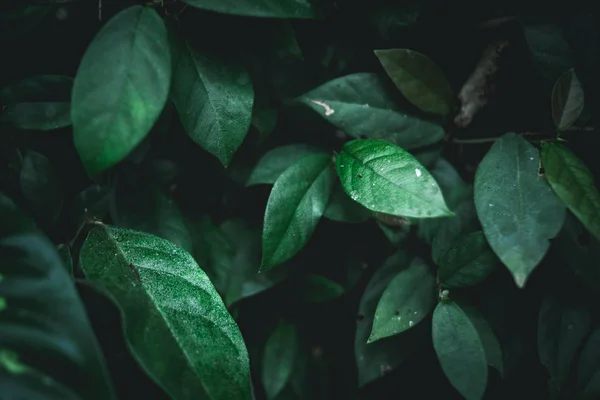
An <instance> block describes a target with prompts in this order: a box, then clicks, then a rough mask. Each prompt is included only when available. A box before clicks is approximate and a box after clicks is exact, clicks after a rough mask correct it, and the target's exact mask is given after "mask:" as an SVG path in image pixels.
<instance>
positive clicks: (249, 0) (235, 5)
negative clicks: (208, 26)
mask: <svg viewBox="0 0 600 400" xmlns="http://www.w3.org/2000/svg"><path fill="white" fill-rule="evenodd" d="M183 1H184V2H185V3H187V4H189V5H190V6H193V7H198V8H201V9H203V10H209V11H215V12H218V13H223V14H234V15H242V16H245V17H262V18H310V19H318V18H320V17H321V15H322V12H321V10H320V9H319V8H317V6H315V5H314V4H313V2H312V1H311V0H183Z"/></svg>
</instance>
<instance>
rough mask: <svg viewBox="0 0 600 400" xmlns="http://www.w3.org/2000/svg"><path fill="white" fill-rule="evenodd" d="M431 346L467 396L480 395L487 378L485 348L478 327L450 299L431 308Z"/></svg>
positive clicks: (471, 399)
mask: <svg viewBox="0 0 600 400" xmlns="http://www.w3.org/2000/svg"><path fill="white" fill-rule="evenodd" d="M432 337H433V348H434V349H435V352H436V354H437V357H438V360H439V361H440V365H441V367H442V370H443V371H444V374H445V375H446V377H448V380H449V381H450V383H451V384H452V386H454V388H456V390H458V392H459V393H460V394H461V395H462V396H464V397H465V398H466V399H467V400H479V399H483V395H484V393H485V389H486V387H487V380H488V366H487V365H488V364H487V356H486V352H485V348H484V346H483V342H482V340H481V338H480V336H479V333H478V331H477V328H476V327H475V325H474V324H473V322H472V321H471V320H470V318H469V317H468V315H467V314H466V313H465V312H464V311H463V310H462V309H461V308H460V306H459V305H458V304H456V303H454V302H452V301H444V302H441V303H439V304H438V305H437V307H436V308H435V310H434V312H433V327H432Z"/></svg>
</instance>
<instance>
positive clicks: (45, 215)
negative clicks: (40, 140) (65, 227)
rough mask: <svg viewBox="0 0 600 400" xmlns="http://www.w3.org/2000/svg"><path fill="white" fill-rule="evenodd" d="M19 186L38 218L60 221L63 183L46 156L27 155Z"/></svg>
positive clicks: (30, 152)
mask: <svg viewBox="0 0 600 400" xmlns="http://www.w3.org/2000/svg"><path fill="white" fill-rule="evenodd" d="M19 184H20V186H21V193H22V194H23V197H24V198H25V200H26V201H27V206H28V207H29V209H30V211H31V213H32V214H33V215H34V216H35V217H36V218H39V219H44V220H49V221H52V222H55V221H56V220H57V219H58V217H59V215H60V211H61V210H62V206H63V192H62V188H61V182H60V178H59V176H58V173H57V172H56V170H55V169H54V166H53V165H52V163H51V162H50V160H48V158H47V157H46V156H45V155H43V154H40V153H37V152H35V151H28V152H27V153H25V156H24V157H23V166H22V167H21V174H20V176H19Z"/></svg>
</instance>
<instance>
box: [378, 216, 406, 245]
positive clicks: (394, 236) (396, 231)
mask: <svg viewBox="0 0 600 400" xmlns="http://www.w3.org/2000/svg"><path fill="white" fill-rule="evenodd" d="M377 226H379V229H381V232H383V234H384V236H385V237H386V239H387V240H389V242H390V243H391V244H392V246H394V247H399V246H402V245H403V244H404V243H405V242H406V240H407V239H408V238H409V235H410V227H411V225H410V223H407V224H405V225H402V226H396V227H392V226H389V225H386V224H384V223H382V222H381V221H377Z"/></svg>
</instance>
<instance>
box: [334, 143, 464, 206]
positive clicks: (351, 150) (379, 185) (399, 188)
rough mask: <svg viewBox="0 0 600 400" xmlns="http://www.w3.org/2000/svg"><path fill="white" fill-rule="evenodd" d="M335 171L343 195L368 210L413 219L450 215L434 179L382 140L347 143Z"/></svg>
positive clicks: (404, 152) (395, 147) (417, 163)
mask: <svg viewBox="0 0 600 400" xmlns="http://www.w3.org/2000/svg"><path fill="white" fill-rule="evenodd" d="M336 168H337V173H338V175H339V177H340V181H341V182H342V186H343V187H344V190H345V191H346V193H347V194H348V195H349V196H350V197H351V198H352V199H353V200H354V201H357V202H358V203H360V204H362V205H363V206H365V207H366V208H368V209H369V210H373V211H376V212H381V213H385V214H392V215H398V216H402V217H414V218H434V217H443V216H450V215H452V212H451V211H450V210H449V209H448V207H447V206H446V203H445V201H444V197H443V196H442V193H441V190H440V187H439V186H438V184H437V182H436V181H435V179H434V178H433V177H432V176H431V174H430V173H429V172H428V171H427V170H426V169H425V167H423V166H422V165H421V164H420V163H419V162H418V161H417V160H416V159H415V158H414V157H413V156H412V155H411V154H410V153H408V152H407V151H406V150H404V149H402V148H400V147H398V146H394V145H392V144H389V143H386V142H384V141H382V140H353V141H351V142H347V143H346V144H345V145H344V147H343V148H342V151H341V152H340V154H339V155H338V156H337V158H336Z"/></svg>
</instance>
